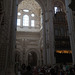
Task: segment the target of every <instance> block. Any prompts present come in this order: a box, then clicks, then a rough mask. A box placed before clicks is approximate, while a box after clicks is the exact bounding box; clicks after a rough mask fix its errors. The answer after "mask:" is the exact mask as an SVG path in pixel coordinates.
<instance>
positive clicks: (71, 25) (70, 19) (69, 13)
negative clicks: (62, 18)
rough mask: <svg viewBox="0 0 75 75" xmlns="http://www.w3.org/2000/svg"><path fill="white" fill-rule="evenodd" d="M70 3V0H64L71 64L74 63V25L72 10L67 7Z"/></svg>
mask: <svg viewBox="0 0 75 75" xmlns="http://www.w3.org/2000/svg"><path fill="white" fill-rule="evenodd" d="M70 3H71V0H65V4H66V13H67V21H68V29H69V36H70V43H71V50H72V60H73V64H75V26H74V20H73V13H72V10H71V9H70V8H69V7H68V6H69V4H70Z"/></svg>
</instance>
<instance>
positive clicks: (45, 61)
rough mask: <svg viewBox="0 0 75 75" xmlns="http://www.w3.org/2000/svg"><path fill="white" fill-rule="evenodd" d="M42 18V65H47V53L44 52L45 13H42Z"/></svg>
mask: <svg viewBox="0 0 75 75" xmlns="http://www.w3.org/2000/svg"><path fill="white" fill-rule="evenodd" d="M42 18H43V24H42V25H43V65H46V64H47V52H46V24H45V11H43V12H42Z"/></svg>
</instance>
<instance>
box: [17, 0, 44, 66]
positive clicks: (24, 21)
mask: <svg viewBox="0 0 75 75" xmlns="http://www.w3.org/2000/svg"><path fill="white" fill-rule="evenodd" d="M42 28H43V27H42V8H41V7H40V5H39V4H38V3H37V2H36V1H35V0H23V1H22V2H20V4H19V5H18V12H17V31H16V46H17V47H16V50H20V54H21V55H20V57H21V58H20V60H21V63H30V62H31V63H32V60H31V57H30V54H31V56H32V57H33V56H34V55H35V57H36V58H37V56H36V54H35V53H34V52H31V53H29V54H28V57H29V58H28V60H31V61H30V62H27V61H26V60H25V59H26V55H25V54H26V52H27V50H30V49H31V48H33V49H34V48H35V50H38V51H39V53H40V54H38V55H40V56H41V46H42V45H41V44H43V43H40V42H41V40H43V39H41V38H42ZM40 56H39V57H40ZM33 59H34V58H33ZM42 59H43V58H42ZM39 60H40V61H41V58H39ZM31 63H30V64H31ZM36 64H37V60H35V63H34V62H33V64H31V65H36Z"/></svg>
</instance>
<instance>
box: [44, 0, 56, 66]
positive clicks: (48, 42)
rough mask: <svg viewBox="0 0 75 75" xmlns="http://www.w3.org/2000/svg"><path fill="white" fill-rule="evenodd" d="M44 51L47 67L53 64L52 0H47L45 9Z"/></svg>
mask: <svg viewBox="0 0 75 75" xmlns="http://www.w3.org/2000/svg"><path fill="white" fill-rule="evenodd" d="M46 9H47V10H46V15H45V16H46V17H45V18H46V21H45V22H46V51H47V65H53V64H55V57H54V49H55V48H54V27H53V7H52V0H47V8H46Z"/></svg>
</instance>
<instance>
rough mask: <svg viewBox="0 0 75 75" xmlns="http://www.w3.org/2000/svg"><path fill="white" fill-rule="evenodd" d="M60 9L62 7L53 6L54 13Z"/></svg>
mask: <svg viewBox="0 0 75 75" xmlns="http://www.w3.org/2000/svg"><path fill="white" fill-rule="evenodd" d="M60 11H62V9H61V8H60V7H54V12H55V14H56V12H60Z"/></svg>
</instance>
